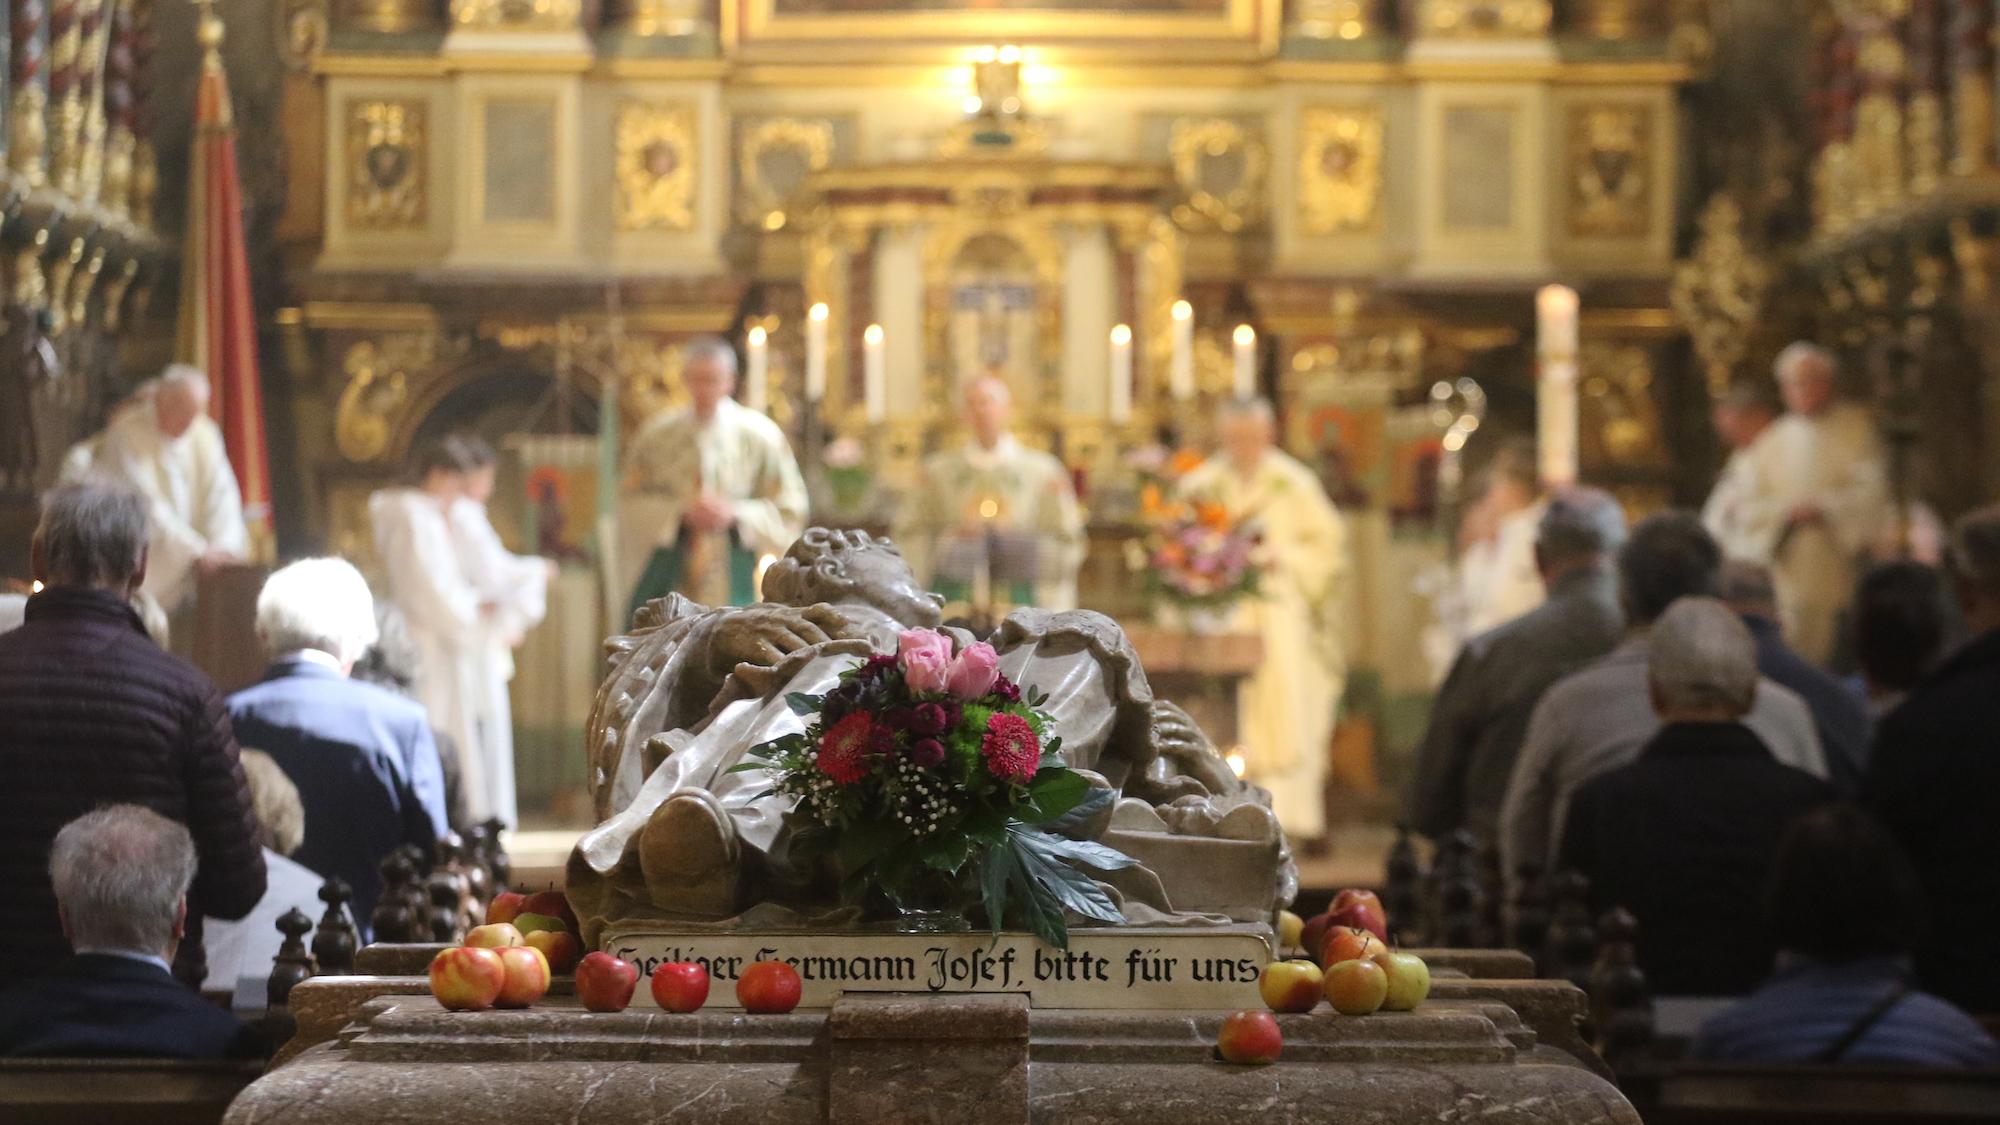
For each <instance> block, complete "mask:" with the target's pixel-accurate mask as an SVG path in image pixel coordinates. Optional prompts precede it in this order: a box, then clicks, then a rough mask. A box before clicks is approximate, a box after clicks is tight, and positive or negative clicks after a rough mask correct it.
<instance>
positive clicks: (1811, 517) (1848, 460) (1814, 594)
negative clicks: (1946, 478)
mask: <svg viewBox="0 0 2000 1125" xmlns="http://www.w3.org/2000/svg"><path fill="white" fill-rule="evenodd" d="M1775 372H1776V375H1777V378H1778V390H1779V393H1780V394H1781V395H1782V396H1783V397H1784V400H1785V408H1786V413H1785V416H1784V417H1782V418H1780V419H1778V420H1777V421H1776V422H1773V423H1771V426H1770V428H1769V429H1767V430H1765V431H1764V432H1763V433H1762V434H1760V435H1759V436H1758V437H1757V439H1756V440H1755V441H1753V442H1752V443H1751V444H1750V446H1749V448H1747V449H1746V450H1745V451H1744V465H1743V466H1742V469H1741V476H1740V477H1739V478H1738V480H1737V481H1736V482H1734V483H1733V485H1732V487H1733V488H1734V489H1735V499H1734V500H1733V501H1732V502H1731V511H1732V513H1733V515H1732V518H1731V520H1730V521H1728V523H1727V524H1726V525H1725V526H1726V528H1727V529H1728V532H1729V537H1728V538H1727V539H1722V545H1723V549H1724V550H1725V551H1726V552H1727V553H1729V554H1730V555H1733V556H1735V557H1737V558H1741V559H1744V560H1746V561H1749V562H1754V563H1760V564H1762V565H1764V566H1768V567H1770V568H1771V572H1772V576H1773V577H1774V578H1775V579H1776V581H1777V587H1778V613H1779V617H1780V618H1781V619H1782V624H1783V626H1784V629H1785V636H1786V639H1787V640H1788V641H1789V642H1790V643H1791V646H1792V648H1794V649H1795V650H1797V651H1798V653H1799V654H1800V655H1802V656H1804V657H1806V658H1807V659H1808V660H1813V661H1816V662H1818V663H1820V664H1825V663H1826V662H1827V661H1828V660H1829V659H1830V658H1831V657H1832V656H1833V652H1834V646H1835V643H1836V641H1837V640H1838V630H1839V619H1840V614H1841V611H1842V610H1843V609H1844V608H1845V607H1846V606H1847V603H1848V600H1849V598H1850V596H1851V595H1852V592H1853V590H1854V579H1855V571H1856V564H1857V561H1858V560H1859V559H1860V558H1861V557H1862V555H1863V554H1864V553H1865V552H1866V551H1867V550H1868V549H1869V548H1870V547H1871V546H1872V545H1873V544H1874V543H1875V542H1876V540H1877V538H1878V537H1879V536H1880V535H1881V533H1882V529H1883V526H1884V525H1885V524H1886V523H1887V522H1888V521H1889V520H1890V519H1891V518H1892V517H1893V505H1892V502H1891V500H1890V496H1889V480H1888V458H1887V456H1886V454H1885V453H1884V451H1883V447H1882V439H1881V436H1880V434H1879V433H1878V432H1877V431H1876V427H1875V420H1874V419H1873V418H1872V417H1871V416H1870V415H1869V413H1868V411H1867V409H1865V408H1864V407H1862V406H1860V405H1858V404H1855V403H1849V402H1841V401H1839V400H1838V399H1837V398H1836V397H1835V396H1834V379H1835V375H1836V367H1835V364H1834V358H1833V355H1832V354H1831V353H1829V352H1828V351H1826V349H1824V348H1820V347H1818V346H1816V345H1813V344H1808V343H1796V344H1793V345H1792V346H1790V347H1788V348H1786V349H1785V350H1784V351H1783V352H1782V353H1780V354H1779V356H1778V361H1777V363H1776V365H1775ZM1718 538H1719V539H1721V537H1720V536H1718Z"/></svg>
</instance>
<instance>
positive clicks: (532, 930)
mask: <svg viewBox="0 0 2000 1125" xmlns="http://www.w3.org/2000/svg"><path fill="white" fill-rule="evenodd" d="M514 928H515V929H517V930H519V931H521V936H522V937H527V936H528V935H529V934H536V933H541V932H543V931H545V930H554V931H556V932H557V933H565V934H567V933H574V932H575V931H574V930H571V929H570V928H569V925H568V924H567V923H565V922H564V921H563V920H562V919H561V918H559V917H557V916H555V915H554V914H535V913H533V912H531V911H527V910H523V911H522V912H520V913H519V914H516V915H514Z"/></svg>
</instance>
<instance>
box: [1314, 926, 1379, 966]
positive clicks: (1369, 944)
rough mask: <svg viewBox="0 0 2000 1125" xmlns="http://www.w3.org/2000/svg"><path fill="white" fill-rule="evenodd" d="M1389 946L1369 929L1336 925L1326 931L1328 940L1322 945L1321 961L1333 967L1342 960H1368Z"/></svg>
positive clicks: (1323, 964)
mask: <svg viewBox="0 0 2000 1125" xmlns="http://www.w3.org/2000/svg"><path fill="white" fill-rule="evenodd" d="M1387 948H1388V946H1387V945H1385V944H1383V942H1382V940H1381V939H1380V938H1377V937H1376V936H1375V935H1374V934H1372V933H1370V932H1368V931H1367V930H1359V929H1355V928H1353V927H1351V926H1335V927H1333V928H1332V929H1330V930H1328V931H1327V932H1326V942H1325V944H1323V945H1321V946H1320V954H1319V963H1320V965H1321V966H1322V967H1324V968H1328V969H1331V968H1333V967H1334V966H1335V965H1338V964H1340V963H1341V962H1342V961H1361V960H1366V959H1367V958H1370V957H1373V956H1375V955H1376V954H1377V953H1380V952H1382V951H1383V950H1385V949H1387Z"/></svg>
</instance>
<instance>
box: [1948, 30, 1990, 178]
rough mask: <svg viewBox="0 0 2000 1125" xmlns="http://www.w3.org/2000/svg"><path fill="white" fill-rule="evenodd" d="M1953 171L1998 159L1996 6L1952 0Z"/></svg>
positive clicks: (1965, 172) (1961, 172) (1971, 169)
mask: <svg viewBox="0 0 2000 1125" xmlns="http://www.w3.org/2000/svg"><path fill="white" fill-rule="evenodd" d="M1949 33H1950V49H1951V61H1952V75H1951V80H1950V82H1951V126H1952V145H1951V170H1952V171H1953V172H1955V173H1957V174H1958V175H1961V176H1966V175H1971V174H1972V173H1974V172H1978V171H1980V170H1982V169H1984V168H1987V167H1988V166H1990V165H1991V164H1992V163H1993V82H1994V74H1993V4H1992V2H1991V0H1952V6H1951V23H1950V27H1949Z"/></svg>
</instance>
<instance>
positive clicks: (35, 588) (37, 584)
mask: <svg viewBox="0 0 2000 1125" xmlns="http://www.w3.org/2000/svg"><path fill="white" fill-rule="evenodd" d="M28 592H29V593H30V594H39V593H41V592H42V580H41V579H39V578H37V579H35V581H34V583H33V584H32V585H30V586H29V587H28Z"/></svg>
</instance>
